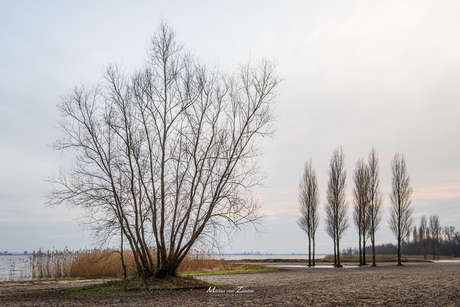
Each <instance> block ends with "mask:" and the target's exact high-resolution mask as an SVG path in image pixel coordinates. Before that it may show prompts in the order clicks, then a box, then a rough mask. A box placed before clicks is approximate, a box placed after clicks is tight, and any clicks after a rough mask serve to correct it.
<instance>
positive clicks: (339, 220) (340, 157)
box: [325, 146, 349, 267]
mask: <svg viewBox="0 0 460 307" xmlns="http://www.w3.org/2000/svg"><path fill="white" fill-rule="evenodd" d="M346 179H347V171H346V170H345V154H344V153H343V149H342V146H340V147H339V148H336V149H335V150H334V152H333V154H332V157H331V159H330V162H329V182H328V184H327V191H326V205H325V207H326V231H327V233H328V234H329V235H330V236H331V238H332V240H333V241H334V250H335V252H334V256H335V257H334V264H335V265H336V266H337V267H341V266H342V265H341V264H340V239H341V238H342V237H343V235H344V234H345V230H346V229H347V228H348V226H349V224H348V218H347V201H346Z"/></svg>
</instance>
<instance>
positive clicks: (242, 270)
mask: <svg viewBox="0 0 460 307" xmlns="http://www.w3.org/2000/svg"><path fill="white" fill-rule="evenodd" d="M275 271H279V269H277V268H268V267H266V266H264V265H261V264H244V265H241V266H239V267H237V268H235V269H234V270H230V271H222V272H206V273H189V274H183V276H201V275H225V274H247V273H265V272H275Z"/></svg>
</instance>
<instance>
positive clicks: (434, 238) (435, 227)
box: [429, 214, 441, 260]
mask: <svg viewBox="0 0 460 307" xmlns="http://www.w3.org/2000/svg"><path fill="white" fill-rule="evenodd" d="M429 228H430V233H431V242H432V246H431V247H432V250H433V260H434V259H435V258H436V252H437V253H438V259H439V235H440V233H441V222H440V221H439V215H437V214H433V215H430V227H429Z"/></svg>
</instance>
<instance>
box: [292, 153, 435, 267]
mask: <svg viewBox="0 0 460 307" xmlns="http://www.w3.org/2000/svg"><path fill="white" fill-rule="evenodd" d="M391 170H392V191H391V193H390V195H389V198H390V202H391V208H390V219H389V221H388V224H389V227H390V229H391V231H392V232H393V234H394V235H395V237H396V239H397V253H398V265H401V246H402V244H404V240H405V239H406V238H407V237H408V236H410V233H411V230H412V228H413V223H414V219H413V217H412V213H413V208H412V206H411V199H410V197H411V195H412V187H411V186H410V177H409V175H408V174H407V168H406V160H405V157H404V155H402V154H399V153H396V154H395V156H394V158H393V160H392V162H391ZM328 175H329V180H328V184H327V190H326V203H325V210H326V219H325V230H326V232H327V234H328V235H329V236H330V237H331V238H332V240H333V242H334V265H335V266H336V267H341V266H342V265H341V263H340V240H341V238H342V237H343V235H344V234H345V231H346V230H347V229H348V228H349V226H350V223H349V219H348V204H347V201H346V178H347V171H346V170H345V154H344V153H343V149H342V147H339V148H336V149H335V150H334V152H333V154H332V157H331V159H330V163H329V170H328ZM353 181H354V188H353V199H354V200H353V223H354V225H355V226H356V229H357V231H358V234H359V246H358V254H359V261H360V264H366V243H367V242H368V240H370V244H371V246H372V265H374V266H375V255H376V250H375V232H376V231H377V229H378V227H379V224H380V222H381V220H382V210H381V208H382V204H383V194H382V192H381V190H380V176H379V158H378V154H377V152H376V150H375V148H372V150H371V152H370V153H369V157H368V161H367V163H366V161H365V160H364V159H362V158H360V159H359V160H358V162H357V163H356V167H355V170H354V173H353ZM299 203H300V208H299V210H300V217H299V219H298V221H297V223H298V225H299V226H300V228H302V230H304V231H305V232H306V233H307V235H308V255H309V256H308V265H309V266H312V265H315V234H316V230H317V228H318V225H319V212H318V211H319V210H318V209H319V204H320V196H319V186H318V179H317V175H316V171H315V170H314V168H313V165H312V160H311V159H310V161H307V163H306V164H305V169H304V173H303V176H302V178H301V180H300V183H299ZM438 220H439V218H438Z"/></svg>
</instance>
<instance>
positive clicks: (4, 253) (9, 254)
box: [0, 251, 32, 256]
mask: <svg viewBox="0 0 460 307" xmlns="http://www.w3.org/2000/svg"><path fill="white" fill-rule="evenodd" d="M0 255H3V256H6V255H7V256H12V255H32V253H28V252H27V251H24V252H23V253H8V251H4V252H3V253H2V252H0Z"/></svg>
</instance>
